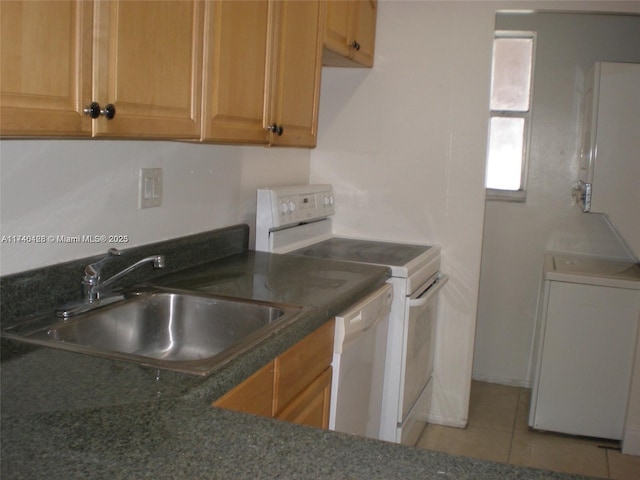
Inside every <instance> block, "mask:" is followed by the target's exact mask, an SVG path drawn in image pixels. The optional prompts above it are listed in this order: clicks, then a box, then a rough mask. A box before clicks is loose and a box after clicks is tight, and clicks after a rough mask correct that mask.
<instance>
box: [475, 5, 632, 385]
mask: <svg viewBox="0 0 640 480" xmlns="http://www.w3.org/2000/svg"><path fill="white" fill-rule="evenodd" d="M639 9H640V3H638V2H636V10H639ZM498 27H499V28H507V27H509V28H510V29H512V30H536V31H537V32H538V38H537V58H536V65H535V78H534V92H533V116H532V122H533V123H532V139H531V154H530V158H529V183H528V188H527V192H528V193H527V201H526V203H505V202H496V201H489V202H487V208H486V215H485V230H484V246H483V252H482V274H481V277H480V299H479V306H478V326H477V337H476V349H475V358H474V370H473V376H474V378H477V379H480V380H488V381H492V382H497V383H504V384H511V385H521V386H529V385H530V382H531V381H532V378H531V358H532V351H531V350H532V343H533V336H534V328H535V316H536V305H537V296H538V289H539V285H540V282H541V278H542V261H543V255H544V251H545V250H556V251H569V252H577V253H584V254H592V255H601V256H606V257H611V258H620V259H625V260H627V259H630V257H629V256H628V253H627V252H626V251H625V249H624V248H623V246H622V245H621V244H620V243H619V242H618V241H617V239H616V237H615V236H614V235H613V233H612V231H611V229H610V228H609V226H608V224H607V223H606V221H605V219H604V217H603V216H602V215H597V214H592V215H588V214H584V213H582V211H581V210H580V208H579V206H578V205H576V204H575V200H574V199H573V197H572V195H571V189H572V187H573V185H574V184H575V183H576V181H577V179H578V166H579V148H580V138H581V127H582V119H581V112H582V108H583V94H584V82H585V79H586V75H587V72H588V71H589V69H590V68H591V66H592V65H593V63H594V62H597V61H614V62H615V61H627V62H640V16H626V17H625V16H619V15H586V14H583V15H579V14H560V13H538V14H535V15H517V16H515V15H501V19H500V21H499V22H498ZM638 219H639V220H638V221H640V213H639V217H638Z"/></svg>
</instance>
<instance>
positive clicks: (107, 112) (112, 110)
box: [82, 102, 116, 120]
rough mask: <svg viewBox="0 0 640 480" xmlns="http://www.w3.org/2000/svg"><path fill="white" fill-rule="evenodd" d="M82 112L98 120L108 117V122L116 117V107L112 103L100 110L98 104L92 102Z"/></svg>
mask: <svg viewBox="0 0 640 480" xmlns="http://www.w3.org/2000/svg"><path fill="white" fill-rule="evenodd" d="M82 111H83V112H84V114H85V115H89V116H90V117H91V118H98V117H99V116H100V115H102V116H104V117H106V118H107V120H111V119H112V118H113V117H115V116H116V107H115V106H114V105H113V104H111V103H109V104H107V105H106V106H105V107H104V108H100V104H99V103H98V102H91V103H90V104H89V105H88V106H86V107H84V109H83V110H82Z"/></svg>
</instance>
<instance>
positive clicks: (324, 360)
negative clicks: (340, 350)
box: [274, 320, 334, 412]
mask: <svg viewBox="0 0 640 480" xmlns="http://www.w3.org/2000/svg"><path fill="white" fill-rule="evenodd" d="M333 332H334V320H331V321H329V322H327V323H325V324H324V325H323V326H322V327H320V328H319V329H317V330H316V331H315V332H313V333H312V334H310V335H308V336H307V337H305V338H304V339H302V341H300V342H299V343H297V344H296V345H294V346H293V347H291V348H290V349H289V350H287V351H286V352H284V353H283V354H282V355H280V356H279V357H278V358H277V359H276V382H275V384H276V392H275V405H274V407H275V411H276V412H278V411H280V410H281V409H282V408H283V407H284V406H286V405H287V403H289V402H290V401H291V400H292V399H293V398H294V397H296V396H297V395H298V394H299V393H300V392H301V391H302V390H304V389H305V388H306V387H307V386H308V385H309V384H310V383H311V382H313V381H314V380H315V379H316V378H317V377H318V376H319V375H320V374H321V373H322V372H323V371H324V370H325V369H326V368H327V367H328V366H329V365H331V360H332V358H333Z"/></svg>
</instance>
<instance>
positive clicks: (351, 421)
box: [329, 284, 393, 439]
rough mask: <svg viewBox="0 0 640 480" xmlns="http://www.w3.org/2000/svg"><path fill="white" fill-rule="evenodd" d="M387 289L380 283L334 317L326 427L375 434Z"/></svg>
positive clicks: (389, 293) (390, 293) (377, 430)
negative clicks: (331, 369) (372, 290)
mask: <svg viewBox="0 0 640 480" xmlns="http://www.w3.org/2000/svg"><path fill="white" fill-rule="evenodd" d="M392 300H393V287H392V286H391V285H390V284H386V285H384V286H383V287H381V288H380V289H378V290H376V291H375V292H374V293H372V294H371V295H369V296H367V297H366V298H365V299H363V300H361V301H360V302H358V303H357V304H355V305H353V307H351V308H349V310H347V311H346V312H343V313H342V314H341V315H338V316H337V317H336V327H335V329H336V330H335V340H334V347H333V363H332V366H333V379H332V387H331V410H330V415H329V428H330V429H331V430H336V431H338V432H345V433H351V434H354V435H359V436H363V437H369V438H376V439H378V438H380V418H381V415H382V392H383V387H384V370H385V359H386V351H387V330H388V324H389V313H390V311H391V302H392Z"/></svg>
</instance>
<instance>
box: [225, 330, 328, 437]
mask: <svg viewBox="0 0 640 480" xmlns="http://www.w3.org/2000/svg"><path fill="white" fill-rule="evenodd" d="M334 325H335V323H334V321H333V320H331V321H329V322H327V323H325V324H324V325H323V326H321V327H320V328H318V329H317V330H316V331H315V332H313V333H311V334H310V335H308V336H307V337H305V338H303V339H302V340H301V341H300V342H298V343H297V344H295V345H294V346H293V347H291V348H290V349H289V350H287V351H286V352H284V353H283V354H282V355H280V356H278V357H277V358H275V359H274V360H272V361H271V362H269V363H268V364H267V365H265V366H264V367H263V368H261V369H260V370H258V371H257V372H256V373H254V374H253V375H252V376H250V377H249V378H248V379H246V380H245V381H244V382H242V383H241V384H240V385H238V386H236V387H235V388H233V389H232V390H230V391H229V392H228V393H226V394H225V395H223V396H222V397H220V398H219V399H218V400H216V401H215V402H214V403H213V406H214V407H221V408H227V409H229V410H236V411H240V412H246V413H252V414H255V415H261V416H265V417H274V418H278V419H280V420H286V421H289V422H294V423H299V424H302V425H309V426H313V427H319V428H327V427H328V426H329V407H330V399H331V373H332V371H331V360H332V358H333V335H334Z"/></svg>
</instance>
